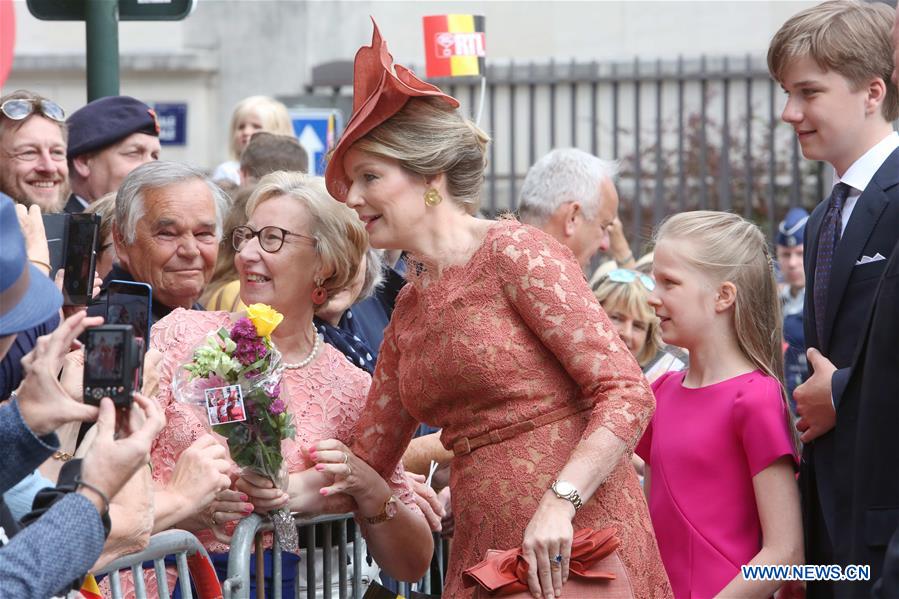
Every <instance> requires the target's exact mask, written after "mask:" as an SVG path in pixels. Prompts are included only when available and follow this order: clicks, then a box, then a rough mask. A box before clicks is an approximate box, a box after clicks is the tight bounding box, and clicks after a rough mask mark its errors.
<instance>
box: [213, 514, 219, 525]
mask: <svg viewBox="0 0 899 599" xmlns="http://www.w3.org/2000/svg"><path fill="white" fill-rule="evenodd" d="M217 515H218V512H212V523H213V524H218V519H217V518H216V516H217Z"/></svg>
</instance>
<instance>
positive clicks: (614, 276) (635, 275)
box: [608, 268, 656, 291]
mask: <svg viewBox="0 0 899 599" xmlns="http://www.w3.org/2000/svg"><path fill="white" fill-rule="evenodd" d="M608 276H609V280H610V281H614V282H616V283H633V282H634V281H640V283H642V284H643V286H644V287H646V290H647V291H652V290H653V289H655V288H656V282H655V281H653V280H652V277H650V276H649V275H645V274H643V273H642V272H637V271H636V270H629V269H626V268H616V269H615V270H613V271H612V272H610V273H609V275H608Z"/></svg>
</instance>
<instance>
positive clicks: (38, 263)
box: [28, 259, 52, 274]
mask: <svg viewBox="0 0 899 599" xmlns="http://www.w3.org/2000/svg"><path fill="white" fill-rule="evenodd" d="M28 261H29V262H31V263H32V264H34V265H35V266H43V267H44V268H46V269H47V274H50V271H51V270H52V269H51V268H50V265H49V264H48V263H46V262H44V261H43V260H34V259H29V260H28Z"/></svg>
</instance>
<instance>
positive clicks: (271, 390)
mask: <svg viewBox="0 0 899 599" xmlns="http://www.w3.org/2000/svg"><path fill="white" fill-rule="evenodd" d="M265 392H266V393H268V396H269V397H271V398H272V399H278V398H279V397H281V381H278V382H277V383H275V384H274V385H266V387H265Z"/></svg>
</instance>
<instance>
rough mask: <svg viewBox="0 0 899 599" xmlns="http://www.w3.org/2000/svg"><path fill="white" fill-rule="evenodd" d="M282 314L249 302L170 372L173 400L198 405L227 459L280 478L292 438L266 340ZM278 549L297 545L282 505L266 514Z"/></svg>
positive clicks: (277, 363)
mask: <svg viewBox="0 0 899 599" xmlns="http://www.w3.org/2000/svg"><path fill="white" fill-rule="evenodd" d="M283 319H284V317H283V316H282V315H281V314H279V313H278V312H277V311H275V310H274V309H272V308H271V307H269V306H267V305H265V304H253V305H251V306H249V307H248V308H247V315H246V316H244V317H242V318H240V319H238V320H237V321H236V322H235V323H234V324H233V325H232V326H231V328H230V329H228V328H227V327H221V328H219V329H218V330H216V331H213V332H211V333H209V334H208V335H207V336H206V339H205V340H204V342H203V343H202V344H201V345H199V346H198V347H196V348H195V349H194V351H193V352H192V354H191V358H190V361H189V362H186V363H185V364H182V366H181V368H180V369H179V370H178V372H177V373H176V374H175V377H174V380H173V383H172V385H173V388H174V394H175V397H176V398H177V399H178V401H181V402H184V403H188V404H192V405H195V406H197V407H198V408H201V409H202V410H203V411H204V413H205V418H206V419H207V420H208V422H209V424H210V426H211V427H214V429H213V430H214V431H215V432H216V433H218V434H220V435H222V436H224V437H225V438H226V439H227V440H228V449H229V451H230V453H231V459H232V460H234V462H235V463H236V464H237V465H238V466H241V467H243V468H249V469H250V470H251V471H253V472H256V473H258V474H261V475H263V476H267V477H269V478H270V479H271V480H272V481H273V482H274V483H275V484H276V485H281V484H283V483H284V482H285V481H282V480H281V477H282V472H281V466H282V464H283V462H284V456H283V455H281V441H282V440H283V439H293V438H294V435H295V432H296V431H295V428H294V425H293V419H292V417H291V415H290V414H289V413H288V412H287V405H286V403H285V402H284V400H283V399H281V373H282V372H283V365H282V362H281V354H280V353H279V352H278V350H277V349H276V348H275V347H274V345H273V344H272V340H271V334H272V331H274V330H275V328H276V327H277V326H278V324H280V322H281V321H282V320H283ZM270 516H271V519H272V522H273V524H274V528H275V535H276V536H277V538H278V541H279V542H280V544H281V546H282V548H283V549H284V550H286V551H292V552H294V553H296V552H297V551H298V550H299V543H298V539H297V531H296V527H295V526H294V523H293V518H292V517H291V515H290V511H289V510H288V509H287V508H282V509H280V510H277V511H275V512H272V513H271V514H270Z"/></svg>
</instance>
